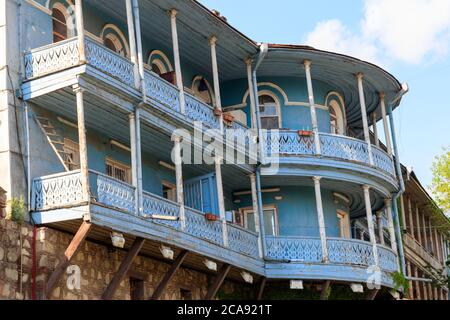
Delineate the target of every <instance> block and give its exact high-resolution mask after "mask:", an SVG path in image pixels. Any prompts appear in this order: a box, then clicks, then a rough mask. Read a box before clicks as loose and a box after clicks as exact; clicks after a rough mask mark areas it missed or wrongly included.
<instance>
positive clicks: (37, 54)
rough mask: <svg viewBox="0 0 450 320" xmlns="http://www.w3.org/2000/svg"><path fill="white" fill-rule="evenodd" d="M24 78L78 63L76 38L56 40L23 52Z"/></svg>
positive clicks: (48, 72)
mask: <svg viewBox="0 0 450 320" xmlns="http://www.w3.org/2000/svg"><path fill="white" fill-rule="evenodd" d="M24 63H25V78H26V79H27V80H28V79H32V78H38V77H42V76H45V75H48V74H51V73H53V72H57V71H62V70H65V69H68V68H71V67H74V66H77V65H78V64H79V63H80V59H79V52H78V41H77V38H72V39H69V40H65V41H61V42H58V43H57V44H52V45H49V46H45V47H42V48H39V49H36V50H33V51H31V52H29V53H27V54H25V61H24Z"/></svg>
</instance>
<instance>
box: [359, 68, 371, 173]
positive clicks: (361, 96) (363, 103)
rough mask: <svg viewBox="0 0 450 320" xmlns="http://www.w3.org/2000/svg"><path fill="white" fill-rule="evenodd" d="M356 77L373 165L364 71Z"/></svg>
mask: <svg viewBox="0 0 450 320" xmlns="http://www.w3.org/2000/svg"><path fill="white" fill-rule="evenodd" d="M356 79H357V81H358V92H359V103H360V105H361V116H362V122H363V128H364V139H365V140H366V143H367V153H368V154H369V164H370V165H371V166H373V165H374V161H373V153H372V143H371V142H370V134H369V122H368V121H367V107H366V97H365V96H364V85H363V79H364V75H363V74H362V73H358V74H357V75H356Z"/></svg>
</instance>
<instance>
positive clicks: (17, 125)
mask: <svg viewBox="0 0 450 320" xmlns="http://www.w3.org/2000/svg"><path fill="white" fill-rule="evenodd" d="M0 50H1V51H0V137H1V140H0V187H1V188H2V189H3V190H2V189H0V190H2V197H4V195H6V196H7V199H8V200H12V201H10V202H9V203H10V204H11V205H10V206H9V208H8V212H9V214H10V216H11V217H12V220H15V221H18V222H19V223H17V222H14V221H10V220H3V219H2V220H1V222H0V298H6V299H186V300H190V299H215V298H219V299H255V298H257V299H261V298H265V299H291V298H292V299H302V298H303V299H327V298H330V299H375V298H377V299H389V298H390V299H392V298H393V297H397V298H398V297H400V295H399V293H398V292H397V290H399V288H398V283H397V280H396V279H398V278H399V275H401V274H405V275H407V276H408V277H409V278H408V279H409V280H413V284H414V286H412V289H411V290H412V291H411V294H412V295H414V298H420V297H423V296H424V293H425V291H427V290H428V291H429V289H430V286H429V285H428V283H427V282H423V281H422V280H424V279H423V278H427V270H428V269H427V263H430V264H431V266H432V267H433V268H434V270H435V271H439V272H440V269H439V268H440V267H442V266H443V262H444V260H445V257H444V250H447V249H445V248H446V245H445V244H446V239H448V231H449V228H448V220H445V219H444V218H443V216H442V215H441V214H440V213H435V211H433V212H431V211H430V212H428V211H427V210H426V209H425V206H424V203H426V202H431V201H430V198H429V197H428V196H427V194H426V192H425V193H424V191H423V188H422V189H420V190H419V189H417V188H418V187H417V186H414V185H412V184H413V183H416V184H418V183H417V181H416V180H415V182H414V181H411V180H409V178H410V176H407V177H404V175H403V174H402V169H401V165H400V162H399V155H398V153H397V149H398V148H397V144H396V136H395V128H394V118H393V111H394V110H395V109H396V108H397V107H399V105H400V103H401V100H402V96H403V95H404V94H405V93H406V92H407V91H408V88H407V86H406V85H402V84H401V83H400V82H399V81H398V80H397V79H396V78H395V77H394V76H393V75H391V74H390V73H388V72H387V71H385V70H383V69H381V68H379V67H378V66H376V65H373V64H371V63H368V62H365V61H361V60H358V59H355V58H353V57H349V56H345V55H342V54H337V53H332V52H326V51H321V50H317V49H314V48H311V47H307V46H293V45H278V44H262V45H260V44H258V43H256V42H255V41H253V40H251V39H249V38H248V37H247V36H245V35H244V34H242V33H241V32H239V31H238V30H236V29H235V28H233V27H232V26H231V25H230V24H228V22H227V19H226V18H225V17H223V16H222V15H221V14H220V13H219V12H217V11H210V10H209V9H207V8H205V7H204V6H202V5H201V4H200V3H198V2H197V1H194V0H183V1H182V0H145V1H144V0H15V1H13V0H0ZM370 127H372V129H370ZM381 127H382V128H383V129H382V130H383V132H384V134H382V135H381V134H380V135H379V134H378V130H381ZM379 136H383V137H385V138H384V139H383V140H384V141H383V143H382V142H381V141H380V138H379ZM199 137H200V138H199ZM211 141H216V142H217V144H212V143H211ZM222 142H223V145H224V146H226V152H225V153H222V152H220V150H219V149H218V148H215V146H217V145H219V146H222ZM202 155H206V156H202ZM232 160H234V161H232ZM236 160H242V161H236ZM405 180H406V182H405ZM405 183H406V192H407V196H406V197H405V196H403V197H401V196H402V194H403V192H404V191H405V190H404V189H405V188H404V186H405ZM21 199H23V201H21ZM401 199H403V202H402V201H401ZM405 199H411V206H409V201H408V206H405V203H404V202H405ZM4 202H5V201H2V202H0V210H2V209H3V207H5V205H4ZM416 204H417V205H418V208H419V209H418V211H417V210H416V208H417V206H416ZM402 208H408V210H409V211H408V214H405V210H406V209H403V210H402ZM410 208H411V209H410ZM413 210H414V211H413ZM2 211H3V210H2ZM410 212H411V214H413V213H414V214H417V217H419V216H420V217H421V218H420V219H422V217H423V219H424V220H423V221H422V220H421V221H413V222H411V220H408V217H410V214H409V213H410ZM23 213H25V214H23ZM402 214H403V215H405V219H406V220H405V219H402V218H403V216H402ZM22 215H23V216H24V217H23V218H24V220H25V221H24V222H23V223H22V224H20V220H21V216H22ZM438 217H440V219H441V220H442V221H445V223H443V224H442V225H441V226H440V227H439V228H438V227H437V226H436V225H434V224H433V223H434V221H435V220H434V218H436V219H438ZM413 218H414V219H415V218H416V215H414V216H413ZM430 218H431V219H430ZM441 220H439V221H441ZM416 222H417V223H420V225H421V226H429V225H430V223H431V229H429V230H430V232H426V231H424V233H421V232H417V234H415V233H413V234H411V231H410V230H409V233H410V234H411V236H409V235H408V233H406V234H405V235H402V231H405V229H404V228H406V231H407V232H408V227H409V226H410V225H411V228H413V230H422V229H419V228H420V227H418V225H417V226H416ZM433 226H434V228H433ZM402 228H403V229H402ZM427 230H428V229H427ZM431 230H433V232H431ZM425 232H426V234H425ZM419 235H420V236H422V235H423V237H424V238H423V239H422V240H421V238H417V237H419ZM431 238H433V240H432V239H431ZM413 239H416V240H417V239H419V240H418V242H419V243H422V244H424V246H421V245H420V244H417V242H415V241H416V240H413ZM426 239H428V242H423V241H427V240H426ZM404 244H405V245H404ZM411 246H412V247H411ZM415 246H416V247H420V248H422V249H423V248H426V249H423V250H422V249H421V250H422V251H420V252H417V251H416V247H415ZM427 251H428V252H429V253H426V252H427ZM422 253H423V254H422ZM433 254H434V258H433V257H431V255H433ZM428 255H430V257H429V258H430V259H428ZM424 256H425V258H426V259H428V260H426V259H425V258H424ZM424 259H425V260H424ZM411 277H413V278H414V279H412V278H411ZM422 283H424V284H425V286H423V287H420V286H421V285H422ZM417 290H419V291H420V290H425V291H424V292H423V294H421V295H419V294H418V293H417V292H416V291H417ZM430 290H431V291H433V290H434V291H433V292H430V293H432V294H433V295H430V294H428V295H427V297H429V298H430V297H433V298H434V299H444V298H445V296H446V295H447V294H448V289H447V288H446V287H445V286H441V287H439V288H438V287H436V288H432V289H430ZM428 291H427V292H428ZM420 292H422V291H420Z"/></svg>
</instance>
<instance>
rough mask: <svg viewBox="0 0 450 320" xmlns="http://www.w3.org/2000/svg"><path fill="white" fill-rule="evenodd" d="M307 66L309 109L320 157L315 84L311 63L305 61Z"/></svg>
mask: <svg viewBox="0 0 450 320" xmlns="http://www.w3.org/2000/svg"><path fill="white" fill-rule="evenodd" d="M303 64H304V66H305V72H306V84H307V87H308V99H309V108H310V112H311V121H312V127H313V132H314V142H315V146H316V154H317V155H320V154H322V150H321V145H320V137H319V125H318V121H317V113H316V103H315V100H314V89H313V83H312V77H311V61H310V60H305V61H304V62H303Z"/></svg>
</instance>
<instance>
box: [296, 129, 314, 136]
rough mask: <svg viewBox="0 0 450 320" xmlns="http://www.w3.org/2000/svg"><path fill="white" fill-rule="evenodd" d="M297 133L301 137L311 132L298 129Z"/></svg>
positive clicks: (311, 133)
mask: <svg viewBox="0 0 450 320" xmlns="http://www.w3.org/2000/svg"><path fill="white" fill-rule="evenodd" d="M298 135H299V136H301V137H311V136H312V135H313V132H312V131H311V130H299V131H298Z"/></svg>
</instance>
